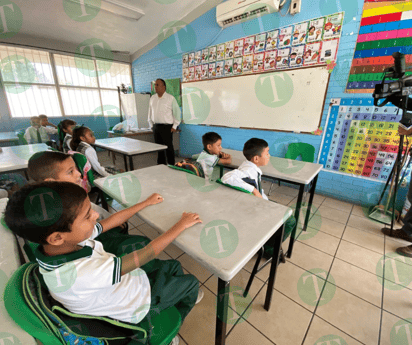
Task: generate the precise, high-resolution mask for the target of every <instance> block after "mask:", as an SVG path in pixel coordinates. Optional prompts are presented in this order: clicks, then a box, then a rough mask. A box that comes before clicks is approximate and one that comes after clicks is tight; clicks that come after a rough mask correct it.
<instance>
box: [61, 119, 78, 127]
mask: <svg viewBox="0 0 412 345" xmlns="http://www.w3.org/2000/svg"><path fill="white" fill-rule="evenodd" d="M60 123H61V127H62V128H63V129H67V128H69V127H70V126H74V125H75V124H76V122H75V121H73V120H70V119H66V120H63V121H62V122H60Z"/></svg>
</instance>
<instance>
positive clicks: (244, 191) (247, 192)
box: [216, 178, 252, 194]
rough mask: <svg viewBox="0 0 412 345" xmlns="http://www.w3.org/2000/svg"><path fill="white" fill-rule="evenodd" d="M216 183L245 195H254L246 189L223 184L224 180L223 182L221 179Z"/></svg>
mask: <svg viewBox="0 0 412 345" xmlns="http://www.w3.org/2000/svg"><path fill="white" fill-rule="evenodd" d="M216 182H217V183H219V184H221V185H223V186H226V187H229V188H232V189H236V190H238V191H241V192H243V193H246V194H252V192H249V191H248V190H246V189H243V188H240V187H236V186H232V185H230V184H227V183H224V182H222V180H221V179H220V178H219V179H217V180H216Z"/></svg>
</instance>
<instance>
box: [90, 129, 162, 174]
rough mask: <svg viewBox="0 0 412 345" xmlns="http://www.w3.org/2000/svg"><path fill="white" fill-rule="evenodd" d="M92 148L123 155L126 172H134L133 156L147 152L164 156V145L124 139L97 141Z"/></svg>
mask: <svg viewBox="0 0 412 345" xmlns="http://www.w3.org/2000/svg"><path fill="white" fill-rule="evenodd" d="M93 145H94V146H97V147H100V148H102V149H105V150H108V151H113V152H117V153H120V154H122V155H123V157H124V165H125V167H126V171H129V170H134V166H133V156H137V155H141V154H144V153H149V152H157V151H164V154H165V156H166V149H167V146H166V145H159V144H154V143H149V142H147V141H142V140H136V139H131V138H125V137H114V138H107V139H99V140H96V142H95V143H94V144H93ZM126 157H129V169H128V168H127V159H126Z"/></svg>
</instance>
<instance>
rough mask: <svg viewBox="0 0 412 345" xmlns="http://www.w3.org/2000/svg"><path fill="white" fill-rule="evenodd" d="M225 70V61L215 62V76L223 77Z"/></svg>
mask: <svg viewBox="0 0 412 345" xmlns="http://www.w3.org/2000/svg"><path fill="white" fill-rule="evenodd" d="M224 72H225V61H218V62H216V77H218V78H219V77H223V76H224Z"/></svg>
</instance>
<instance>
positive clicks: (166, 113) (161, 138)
mask: <svg viewBox="0 0 412 345" xmlns="http://www.w3.org/2000/svg"><path fill="white" fill-rule="evenodd" d="M155 91H156V94H155V95H153V96H152V97H151V98H150V103H149V118H148V122H149V126H150V128H153V134H154V139H155V143H156V144H160V145H166V146H167V151H166V156H167V163H168V164H171V165H174V164H175V150H174V148H173V133H174V132H176V131H177V126H179V124H180V120H178V119H180V116H181V111H180V108H179V105H178V104H177V101H176V99H175V98H174V97H173V96H172V95H171V94H169V93H167V92H166V83H165V81H164V80H163V79H157V80H156V82H155ZM157 164H166V162H165V159H164V155H163V153H162V152H159V153H158V156H157Z"/></svg>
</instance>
